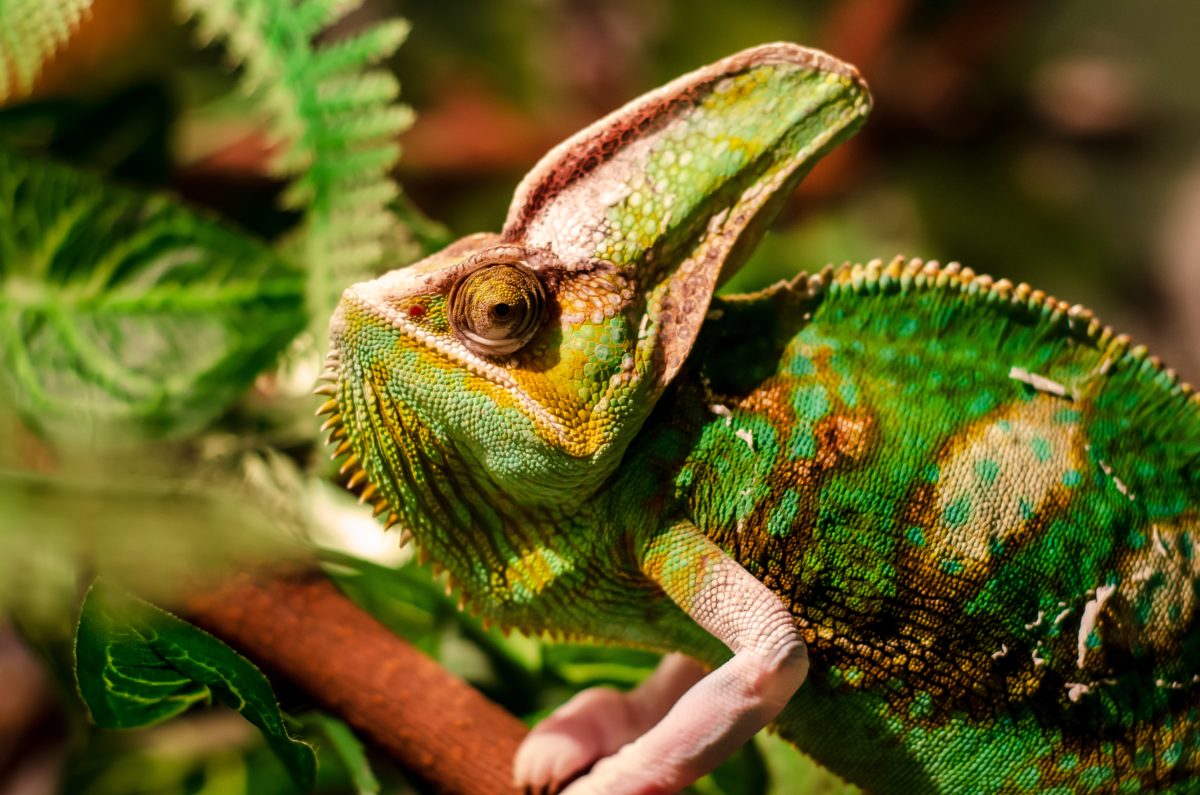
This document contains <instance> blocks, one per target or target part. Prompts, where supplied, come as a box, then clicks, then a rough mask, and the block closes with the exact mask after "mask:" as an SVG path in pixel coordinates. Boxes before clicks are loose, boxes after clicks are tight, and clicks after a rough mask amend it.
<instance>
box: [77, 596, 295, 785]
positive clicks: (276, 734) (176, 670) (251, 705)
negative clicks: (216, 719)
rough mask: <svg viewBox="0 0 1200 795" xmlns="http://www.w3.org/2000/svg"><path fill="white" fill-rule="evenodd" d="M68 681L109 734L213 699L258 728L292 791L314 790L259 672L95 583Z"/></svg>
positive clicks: (169, 618)
mask: <svg viewBox="0 0 1200 795" xmlns="http://www.w3.org/2000/svg"><path fill="white" fill-rule="evenodd" d="M75 676H76V681H77V683H78V685H79V693H80V695H81V696H82V697H83V700H84V702H85V703H86V704H87V707H88V710H89V711H90V712H91V714H92V719H93V720H94V721H95V722H96V724H97V725H98V726H101V727H103V728H108V729H130V728H135V727H140V726H149V725H152V724H155V723H160V722H162V721H164V720H166V719H168V718H171V717H174V716H175V715H178V714H179V713H181V712H183V711H184V710H186V709H187V708H188V707H190V706H192V705H193V704H195V703H197V702H209V701H211V700H212V697H213V696H216V697H217V699H219V700H220V701H222V702H224V703H225V704H227V705H229V706H230V707H232V708H234V709H236V710H237V711H238V712H240V713H241V714H242V716H243V717H245V718H246V720H248V721H250V722H251V723H253V724H254V725H255V726H257V727H258V728H259V729H261V730H262V733H263V736H264V737H265V738H266V740H267V744H268V745H270V747H271V750H273V751H274V752H275V755H276V756H278V757H279V759H280V761H282V762H283V764H284V766H285V767H286V768H287V770H288V773H289V774H291V776H292V778H293V779H294V780H295V781H296V784H297V785H298V786H300V787H301V788H302V789H304V790H309V789H311V788H312V786H313V782H314V780H315V778H316V755H315V754H314V753H313V749H312V748H311V747H310V746H309V745H308V744H306V743H304V742H302V741H300V740H297V739H296V738H294V737H292V736H291V735H290V734H289V733H288V730H287V727H286V726H285V725H284V720H283V714H282V713H281V712H280V710H279V704H278V703H277V702H276V701H275V694H274V692H273V691H272V689H271V684H270V683H269V682H268V681H267V678H266V677H265V676H263V674H262V672H261V671H259V670H258V668H256V667H255V666H254V665H253V664H252V663H251V662H250V661H249V660H247V659H246V658H245V657H242V656H241V655H240V654H238V653H237V652H235V651H234V650H233V649H231V648H229V647H228V646H226V645H225V644H224V643H222V642H221V641H220V640H218V639H217V638H215V637H213V636H212V635H209V634H208V633H207V632H204V631H203V630H200V629H197V628H196V627H194V626H192V625H191V624H188V623H187V622H186V621H182V620H180V619H178V618H176V617H175V616H173V615H171V614H170V613H167V612H165V611H163V610H160V609H159V608H157V607H154V606H153V605H151V604H150V603H148V602H144V601H142V600H141V599H138V598H136V597H134V596H131V595H129V594H127V593H125V592H124V591H121V590H120V589H117V588H115V587H113V586H110V585H108V584H106V583H105V582H103V581H101V580H97V581H96V582H95V583H93V584H92V587H91V588H90V589H88V592H87V595H86V596H85V597H84V600H83V608H82V610H81V611H80V615H79V628H78V631H77V632H76V636H75Z"/></svg>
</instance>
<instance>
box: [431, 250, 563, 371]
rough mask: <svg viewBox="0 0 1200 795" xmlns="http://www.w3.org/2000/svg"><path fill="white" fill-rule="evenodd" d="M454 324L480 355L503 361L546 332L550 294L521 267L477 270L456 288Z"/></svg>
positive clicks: (452, 295)
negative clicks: (544, 327)
mask: <svg viewBox="0 0 1200 795" xmlns="http://www.w3.org/2000/svg"><path fill="white" fill-rule="evenodd" d="M449 308H450V312H449V319H450V325H451V327H452V328H453V329H454V331H455V332H456V333H457V334H458V336H459V338H461V339H462V341H463V342H464V343H465V344H466V346H467V347H468V348H470V349H471V350H472V351H474V352H475V353H478V354H480V355H483V356H503V355H505V354H509V353H513V352H515V351H517V350H520V349H521V347H522V346H523V345H524V344H525V343H527V342H529V340H530V339H532V337H533V335H534V334H535V333H537V330H538V329H539V328H541V325H542V321H543V320H545V316H546V290H545V288H544V287H543V286H542V282H541V280H540V279H539V278H538V277H537V274H535V273H534V272H533V271H532V270H530V269H529V268H528V267H527V266H526V265H524V264H522V263H519V262H497V263H492V264H490V265H484V266H482V267H479V268H476V269H474V270H472V271H470V272H469V273H467V274H466V275H465V276H463V277H462V278H461V279H459V280H458V281H457V282H455V283H454V286H453V287H451V288H450V300H449Z"/></svg>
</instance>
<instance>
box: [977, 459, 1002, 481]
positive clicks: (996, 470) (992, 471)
mask: <svg viewBox="0 0 1200 795" xmlns="http://www.w3.org/2000/svg"><path fill="white" fill-rule="evenodd" d="M975 474H976V475H977V476H978V477H979V479H980V480H981V481H983V482H984V483H985V484H987V485H989V486H990V485H992V484H993V483H995V482H996V478H998V477H999V476H1000V465H999V464H997V463H996V462H995V461H993V460H992V459H990V458H981V459H979V460H978V461H976V462H975Z"/></svg>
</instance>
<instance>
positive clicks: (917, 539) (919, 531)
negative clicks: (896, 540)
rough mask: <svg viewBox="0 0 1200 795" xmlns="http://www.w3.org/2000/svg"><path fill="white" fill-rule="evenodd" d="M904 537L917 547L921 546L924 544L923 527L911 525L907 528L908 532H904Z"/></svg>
mask: <svg viewBox="0 0 1200 795" xmlns="http://www.w3.org/2000/svg"><path fill="white" fill-rule="evenodd" d="M904 537H905V538H907V539H908V540H909V542H910V543H912V544H914V545H916V546H918V547H923V546H925V544H926V541H925V529H924V528H923V527H917V526H916V525H913V526H912V527H910V528H908V532H907V533H905V534H904Z"/></svg>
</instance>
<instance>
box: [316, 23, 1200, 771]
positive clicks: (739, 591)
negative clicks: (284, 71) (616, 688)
mask: <svg viewBox="0 0 1200 795" xmlns="http://www.w3.org/2000/svg"><path fill="white" fill-rule="evenodd" d="M868 107H869V100H868V98H867V93H866V88H865V86H864V85H863V84H862V82H861V80H860V79H859V78H858V77H857V75H856V74H855V73H854V71H853V70H852V69H851V68H849V67H847V66H845V65H844V64H841V63H839V62H837V61H835V60H834V59H832V58H830V57H829V56H826V55H824V54H821V53H817V52H814V51H811V50H805V49H803V48H800V47H796V46H795V45H766V46H764V47H760V48H755V49H753V50H748V51H746V52H744V53H740V54H738V55H735V56H732V57H731V58H728V59H725V60H724V61H721V62H718V63H716V64H713V65H712V66H709V67H706V68H704V69H701V70H699V71H697V72H695V73H692V74H690V75H686V76H684V77H683V78H680V79H679V80H677V81H675V82H674V83H672V84H669V85H668V86H666V87H664V88H662V89H659V90H658V91H656V92H654V93H652V94H650V95H647V96H646V97H643V98H642V99H640V100H636V101H635V102H633V103H631V104H630V105H629V106H627V107H625V108H623V109H621V110H619V111H617V112H616V113H614V114H613V115H611V116H610V117H608V118H606V119H604V120H601V121H600V122H598V123H597V124H596V125H594V126H593V127H591V128H588V129H587V130H584V131H583V132H581V133H580V134H578V135H577V136H575V137H574V138H572V139H570V140H568V141H567V142H564V144H563V145H561V146H560V147H558V148H557V149H555V150H554V151H552V152H551V153H550V154H549V155H547V157H546V158H545V159H544V160H543V161H542V163H541V164H539V166H538V167H537V168H535V169H534V171H533V172H532V173H531V174H530V175H529V176H528V177H527V178H526V180H525V181H524V182H523V183H522V185H521V186H520V187H519V188H518V191H517V195H516V197H515V199H514V202H513V207H512V209H511V210H510V213H509V218H508V221H507V223H506V225H505V229H504V231H503V232H502V233H501V234H499V235H474V236H471V237H468V238H464V239H463V240H461V241H459V242H458V243H456V244H454V245H452V246H450V247H449V248H447V249H446V250H444V251H442V252H439V253H438V254H435V255H433V256H431V257H429V258H428V259H426V260H423V261H422V262H420V263H416V264H415V265H412V266H409V267H408V268H404V269H400V270H397V271H393V272H392V273H389V274H387V275H385V276H383V277H381V278H380V279H378V280H376V281H374V282H369V283H364V284H361V285H356V286H355V287H353V288H351V289H350V290H347V292H346V294H345V296H344V297H343V300H342V303H341V305H340V307H339V309H338V311H337V313H336V314H335V316H334V319H333V321H332V324H331V334H332V338H333V348H332V352H331V354H330V358H329V365H330V371H329V373H328V376H327V378H328V380H329V381H330V383H329V384H328V385H326V386H324V387H321V388H320V389H319V390H318V391H320V392H322V393H324V394H326V395H328V396H329V397H330V400H329V401H328V402H327V403H326V405H325V406H323V407H322V411H323V412H325V413H329V414H330V415H331V417H330V419H329V421H328V423H327V427H328V428H329V429H331V430H332V440H333V441H334V442H335V443H337V444H338V448H337V451H335V455H344V456H345V457H346V458H345V463H344V464H343V467H342V468H343V471H344V472H345V473H347V474H349V475H350V484H351V485H352V486H353V487H356V488H358V487H361V488H362V489H363V495H364V497H365V498H366V499H369V500H371V501H373V502H374V503H375V504H376V511H377V513H379V514H383V515H385V516H386V517H387V519H388V522H389V524H399V525H401V526H402V528H403V531H404V532H405V534H406V537H407V536H408V535H411V536H414V537H415V539H416V542H417V544H418V545H419V551H420V553H421V554H422V555H427V556H429V557H431V558H432V559H433V560H434V562H435V565H437V566H438V567H439V568H440V569H444V571H445V572H446V576H448V577H449V578H450V580H451V582H452V583H453V584H454V585H455V587H457V588H458V589H459V590H460V592H461V593H462V595H463V599H464V602H465V603H467V604H469V605H470V606H471V608H472V609H473V610H475V611H476V612H478V613H479V614H480V615H482V616H483V617H484V619H485V620H489V621H498V622H501V623H502V624H504V625H507V626H515V627H518V628H521V629H524V630H526V631H531V632H542V633H548V634H551V635H554V636H559V637H568V638H576V639H597V640H607V641H616V642H620V643H627V644H635V645H641V646H646V647H650V648H656V649H662V650H666V651H672V652H682V653H683V655H686V656H682V655H677V654H673V655H669V656H668V657H667V658H666V659H665V662H664V664H663V666H662V668H661V669H660V671H659V672H657V673H656V674H655V676H654V677H652V679H651V680H650V681H648V682H647V683H646V684H645V685H643V686H642V687H640V688H638V689H637V690H636V691H635V692H634V693H633V694H630V695H620V694H615V693H612V692H608V691H593V692H585V693H583V694H581V695H580V696H577V697H576V699H574V700H573V701H572V702H570V703H569V704H567V705H566V706H565V707H563V708H562V709H561V710H560V711H559V712H558V713H556V714H555V715H554V716H552V717H551V718H549V719H547V720H546V721H545V722H543V724H542V725H540V726H539V727H538V728H537V729H535V730H534V732H533V733H532V734H531V736H530V738H529V740H527V741H526V744H525V746H523V748H522V751H521V753H520V754H519V755H518V759H517V769H516V778H517V781H518V783H519V784H522V785H524V786H526V787H529V788H534V789H543V788H554V787H556V786H558V785H561V784H563V783H565V782H567V781H569V780H571V779H572V778H573V777H575V776H577V775H578V774H579V773H581V772H583V771H586V770H587V769H588V767H589V766H591V768H590V772H587V773H586V774H585V775H583V776H582V777H579V778H576V779H575V780H574V783H571V784H570V786H569V787H568V788H567V790H566V791H567V792H569V793H572V794H574V793H588V792H614V793H615V792H671V791H675V790H677V789H679V788H681V787H682V786H684V785H686V784H687V783H688V782H689V781H690V780H692V779H694V778H695V777H696V776H698V775H700V774H702V773H703V772H705V771H706V770H707V769H711V767H712V766H714V765H715V764H717V763H718V762H719V761H720V759H721V758H722V756H723V755H724V754H726V753H728V752H729V751H731V750H732V749H733V748H735V747H736V745H737V744H738V743H740V742H742V741H744V740H745V739H747V738H748V737H749V736H751V735H752V734H753V733H754V732H755V731H757V730H758V729H759V728H761V727H762V726H763V725H765V724H767V723H769V722H771V723H772V725H773V726H774V728H775V729H776V730H778V731H779V732H780V733H781V734H782V735H783V736H784V737H786V738H788V739H789V740H791V741H792V742H794V743H795V744H797V745H798V746H799V747H800V748H802V749H803V750H805V751H807V752H808V753H810V754H812V755H813V756H815V757H816V758H817V759H818V760H819V761H820V762H822V763H823V764H825V765H826V766H828V767H829V768H831V769H832V770H834V771H836V772H838V773H839V774H841V775H842V776H843V777H845V778H846V779H848V780H850V781H853V782H855V783H858V784H860V785H862V786H864V787H866V788H867V789H869V790H870V791H873V792H880V793H888V792H894V793H925V792H930V793H943V792H944V793H952V792H980V793H1001V792H1014V793H1068V792H1145V791H1164V792H1167V791H1174V792H1191V791H1197V790H1200V771H1198V769H1197V768H1198V761H1197V760H1198V759H1200V753H1198V749H1200V733H1198V731H1197V726H1198V723H1197V710H1198V709H1200V676H1198V675H1200V666H1198V665H1197V663H1198V662H1200V650H1198V648H1197V646H1198V643H1200V640H1198V638H1200V635H1198V634H1197V632H1196V631H1195V623H1196V613H1197V611H1196V606H1197V592H1196V583H1197V574H1198V573H1200V545H1198V544H1197V534H1198V533H1200V518H1198V513H1197V512H1198V510H1200V401H1198V400H1197V399H1196V397H1195V396H1194V394H1193V393H1192V392H1191V390H1190V388H1188V387H1186V386H1185V385H1182V384H1179V383H1177V381H1176V379H1175V377H1174V375H1173V374H1172V373H1171V372H1170V371H1169V370H1165V369H1163V368H1162V366H1161V364H1160V363H1159V362H1158V361H1157V360H1156V359H1154V358H1153V357H1150V356H1148V355H1147V354H1146V352H1145V350H1144V349H1141V348H1133V349H1131V348H1130V347H1129V342H1128V340H1127V338H1125V337H1122V336H1114V335H1113V334H1112V332H1110V331H1109V330H1107V329H1106V328H1104V327H1103V326H1101V324H1100V323H1099V322H1098V321H1097V320H1095V318H1093V317H1092V316H1091V314H1090V313H1089V312H1087V311H1086V310H1083V309H1082V308H1080V307H1071V306H1068V305H1066V304H1063V303H1061V302H1059V301H1056V300H1055V299H1052V298H1049V297H1047V296H1045V295H1044V294H1042V293H1040V292H1038V291H1034V290H1031V289H1030V288H1028V287H1027V286H1026V285H1019V286H1014V285H1012V284H1010V283H1008V282H1006V281H992V280H991V279H989V278H987V277H984V276H977V275H975V274H973V273H972V272H971V271H970V270H967V269H962V268H959V267H958V266H956V265H951V266H946V267H942V266H939V265H937V264H936V263H928V264H927V263H922V262H920V261H917V260H912V261H905V260H903V259H897V260H895V261H893V262H891V263H887V264H885V263H883V262H874V263H870V264H868V265H865V266H850V265H845V266H842V267H840V268H836V269H827V270H825V271H823V272H821V273H819V274H817V275H814V276H799V277H797V278H796V279H795V280H793V281H791V282H789V283H786V284H781V285H778V286H776V287H774V288H772V289H769V290H766V291H764V292H762V293H759V294H755V295H751V296H736V297H729V298H724V299H713V298H712V291H713V290H714V289H715V287H716V285H717V284H718V283H719V281H720V280H721V278H722V276H723V275H727V274H728V273H730V272H731V271H732V270H733V269H735V268H736V267H737V265H738V264H740V262H741V261H742V260H743V259H744V256H745V253H746V251H747V250H748V248H749V247H750V246H751V245H752V244H753V242H754V240H755V239H756V237H757V236H758V235H759V234H761V232H762V230H763V228H764V227H765V224H766V223H767V222H768V221H769V219H770V217H771V215H772V214H773V211H774V209H775V208H776V207H777V205H778V204H779V203H780V201H782V198H783V197H784V196H785V195H786V194H787V192H788V191H789V189H790V187H791V186H792V185H794V184H795V182H796V181H797V180H798V179H799V178H800V176H801V175H802V173H803V172H804V171H805V170H806V169H807V167H808V166H809V165H811V163H812V162H813V160H814V159H815V158H816V157H817V156H819V154H821V153H822V152H823V151H825V150H826V149H827V148H828V147H829V146H831V145H832V144H833V143H835V142H836V141H837V140H839V139H840V138H841V137H844V135H846V134H848V132H849V131H851V130H852V129H853V128H854V127H855V126H856V125H857V124H858V122H859V121H860V120H861V119H862V117H863V116H864V114H865V112H866V110H867V109H868ZM730 652H732V655H731V654H730ZM695 661H699V662H695ZM713 667H715V670H712V671H711V672H707V671H708V669H709V668H713ZM806 675H807V681H805V677H806ZM801 682H804V684H803V686H801Z"/></svg>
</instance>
